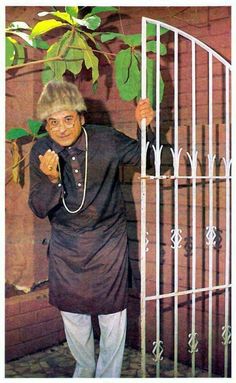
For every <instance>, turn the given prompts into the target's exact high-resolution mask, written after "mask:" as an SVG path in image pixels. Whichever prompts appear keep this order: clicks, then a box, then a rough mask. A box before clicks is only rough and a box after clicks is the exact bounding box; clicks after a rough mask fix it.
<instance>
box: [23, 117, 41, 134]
mask: <svg viewBox="0 0 236 383" xmlns="http://www.w3.org/2000/svg"><path fill="white" fill-rule="evenodd" d="M27 124H28V127H29V129H30V131H31V132H32V134H33V135H34V136H36V135H37V134H38V132H39V130H40V128H41V125H42V121H37V120H31V119H29V120H27Z"/></svg>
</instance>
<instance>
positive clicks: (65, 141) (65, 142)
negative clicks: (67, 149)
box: [54, 137, 74, 146]
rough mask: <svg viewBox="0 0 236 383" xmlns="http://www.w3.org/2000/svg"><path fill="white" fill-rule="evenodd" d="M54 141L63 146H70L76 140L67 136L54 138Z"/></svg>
mask: <svg viewBox="0 0 236 383" xmlns="http://www.w3.org/2000/svg"><path fill="white" fill-rule="evenodd" d="M54 141H56V142H57V143H58V144H59V145H61V146H70V145H72V144H73V142H74V140H72V139H71V137H70V138H67V137H65V138H61V139H58V138H57V139H56V140H55V139H54Z"/></svg>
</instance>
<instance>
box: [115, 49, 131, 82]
mask: <svg viewBox="0 0 236 383" xmlns="http://www.w3.org/2000/svg"><path fill="white" fill-rule="evenodd" d="M131 62H132V53H131V49H130V48H128V49H125V50H121V51H120V52H118V53H117V55H116V59H115V73H116V81H117V83H118V84H120V85H123V84H125V83H126V81H127V80H128V77H129V68H130V65H131Z"/></svg>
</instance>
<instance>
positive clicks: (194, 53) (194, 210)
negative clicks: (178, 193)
mask: <svg viewBox="0 0 236 383" xmlns="http://www.w3.org/2000/svg"><path fill="white" fill-rule="evenodd" d="M195 48H196V47H195V42H194V41H192V161H193V162H192V165H193V166H192V176H193V179H192V289H193V291H194V290H195V289H196V175H197V174H196V171H197V158H196V156H197V152H196V51H195ZM192 340H193V347H192V350H191V351H192V376H193V377H194V376H195V353H196V294H195V293H194V292H193V294H192Z"/></svg>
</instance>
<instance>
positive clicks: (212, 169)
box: [207, 154, 216, 177]
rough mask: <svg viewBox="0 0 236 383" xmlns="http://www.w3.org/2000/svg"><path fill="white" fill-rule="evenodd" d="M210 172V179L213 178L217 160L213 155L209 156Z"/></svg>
mask: <svg viewBox="0 0 236 383" xmlns="http://www.w3.org/2000/svg"><path fill="white" fill-rule="evenodd" d="M207 158H208V171H209V177H212V176H213V174H214V165H215V159H216V155H215V154H214V156H213V155H212V154H208V156H207Z"/></svg>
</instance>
